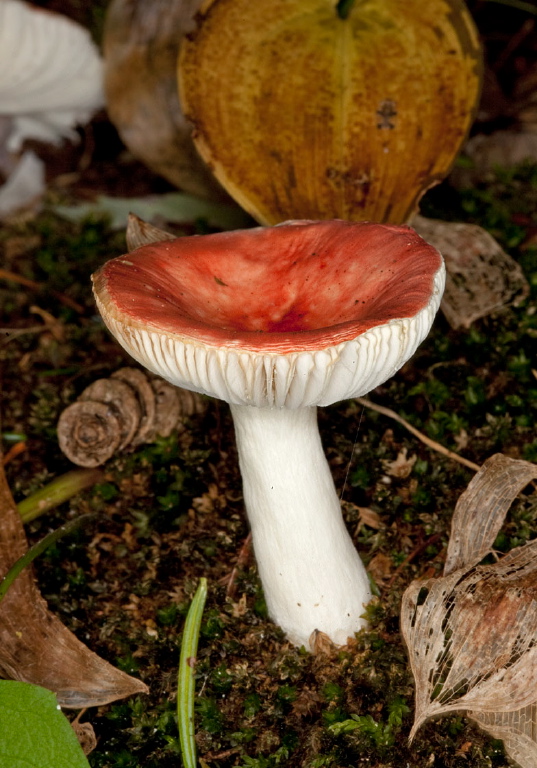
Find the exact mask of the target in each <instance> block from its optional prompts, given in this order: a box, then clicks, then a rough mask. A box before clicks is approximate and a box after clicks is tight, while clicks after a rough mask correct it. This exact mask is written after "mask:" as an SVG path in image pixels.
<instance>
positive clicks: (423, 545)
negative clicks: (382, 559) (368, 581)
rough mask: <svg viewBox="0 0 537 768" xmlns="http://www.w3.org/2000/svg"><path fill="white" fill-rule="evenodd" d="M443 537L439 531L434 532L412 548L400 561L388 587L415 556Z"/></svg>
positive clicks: (391, 585)
mask: <svg viewBox="0 0 537 768" xmlns="http://www.w3.org/2000/svg"><path fill="white" fill-rule="evenodd" d="M441 538H442V537H441V536H440V534H439V533H433V535H432V536H429V538H428V539H427V540H426V541H422V543H421V544H419V545H418V546H417V547H416V548H415V549H413V550H412V552H411V553H410V554H409V555H408V557H406V558H405V559H404V560H403V562H402V563H400V564H399V565H398V566H397V568H396V569H395V571H394V572H393V574H392V577H391V579H390V580H389V582H388V583H387V584H386V589H390V587H393V584H394V582H395V580H396V579H397V577H398V576H399V575H400V574H401V573H402V572H403V571H404V569H405V568H406V567H407V565H409V564H410V563H411V562H412V560H414V558H415V557H417V556H418V555H420V554H421V553H422V552H423V551H424V550H425V549H427V547H429V546H431V544H436V542H437V541H440V539H441Z"/></svg>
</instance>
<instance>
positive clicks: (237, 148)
mask: <svg viewBox="0 0 537 768" xmlns="http://www.w3.org/2000/svg"><path fill="white" fill-rule="evenodd" d="M197 18H198V28H197V30H196V31H195V32H194V33H193V34H192V35H189V36H188V39H187V40H185V41H184V42H183V45H182V50H181V55H180V67H179V82H180V94H181V99H182V103H183V108H184V111H185V114H186V115H187V117H188V118H190V120H191V121H192V123H193V125H194V141H195V143H196V146H197V148H198V150H199V152H200V154H201V156H202V157H203V158H204V159H205V161H206V162H207V163H208V165H209V166H210V167H211V168H212V170H213V172H214V174H215V176H216V178H217V179H218V180H219V181H220V182H221V183H222V185H223V186H224V187H225V188H226V189H227V190H228V192H229V193H230V194H231V195H232V196H233V197H234V198H235V199H236V200H237V201H238V202H239V203H240V205H242V206H243V208H245V210H247V211H248V212H249V213H251V214H252V215H253V216H254V217H255V218H256V219H257V220H258V221H260V222H262V223H265V224H274V223H277V222H280V221H283V220H286V219H293V218H297V219H301V218H309V219H326V218H344V219H350V220H362V219H370V220H375V221H389V222H395V223H400V222H402V221H406V220H407V219H408V218H409V217H410V215H411V214H412V213H413V212H414V211H415V209H416V206H417V202H418V200H419V198H420V196H421V195H422V193H423V192H424V191H425V190H426V189H428V188H429V187H430V186H432V185H433V184H435V183H436V182H437V181H438V180H440V179H442V178H443V177H444V176H445V175H446V174H447V173H448V171H449V169H450V167H451V165H452V163H453V161H454V159H455V157H456V155H457V153H458V151H459V148H460V146H461V144H462V142H463V140H464V138H465V136H466V134H467V132H468V130H469V127H470V125H471V123H472V119H473V115H474V112H475V108H476V105H477V101H478V96H479V91H480V79H481V69H482V64H481V53H480V47H479V41H478V36H477V32H476V30H475V28H474V25H473V22H472V19H471V16H470V14H469V12H468V10H467V9H466V8H465V6H464V4H463V3H462V2H460V0H430V2H427V3H423V2H422V0H407V2H404V3H402V2H400V0H355V2H354V3H353V4H352V7H351V9H350V12H349V14H348V16H347V17H346V18H345V19H342V18H340V17H339V15H338V13H337V11H336V3H335V2H334V0H256V2H255V3H252V2H251V0H209V1H208V2H206V3H205V4H204V6H203V7H202V10H201V12H200V14H198V17H197Z"/></svg>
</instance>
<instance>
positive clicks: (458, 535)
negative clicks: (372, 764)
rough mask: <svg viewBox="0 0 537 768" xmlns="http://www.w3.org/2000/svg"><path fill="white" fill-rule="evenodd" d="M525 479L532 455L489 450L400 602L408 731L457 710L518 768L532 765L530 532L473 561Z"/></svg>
mask: <svg viewBox="0 0 537 768" xmlns="http://www.w3.org/2000/svg"><path fill="white" fill-rule="evenodd" d="M535 478H537V465H535V464H531V463H530V462H526V461H519V460H515V459H511V458H509V457H507V456H504V455H502V454H496V455H494V456H492V457H491V458H489V459H488V460H487V461H486V462H485V463H484V464H483V466H482V467H481V469H480V470H479V472H478V473H477V474H476V475H475V477H474V478H473V479H472V481H471V482H470V484H469V486H468V488H467V489H466V491H465V492H464V493H463V494H462V496H461V497H460V499H459V501H458V503H457V506H456V508H455V512H454V515H453V521H452V534H451V537H450V542H449V546H448V553H447V558H446V565H445V569H444V575H443V576H442V577H441V578H438V579H427V580H424V581H414V582H412V584H411V585H410V586H409V587H408V589H407V590H406V592H405V594H404V596H403V603H402V608H401V631H402V634H403V637H404V639H405V642H406V644H407V648H408V652H409V657H410V665H411V669H412V673H413V675H414V680H415V684H416V713H415V720H414V725H413V728H412V731H411V734H410V739H411V740H412V739H413V737H414V735H415V734H416V732H417V730H418V729H419V728H420V727H421V725H422V724H423V723H424V722H425V721H426V720H428V719H429V718H431V717H437V716H439V715H444V714H448V713H453V712H460V711H464V712H465V713H466V714H467V715H468V717H470V718H471V719H473V720H474V721H475V722H477V723H478V724H479V725H480V726H481V727H482V728H484V729H485V730H486V731H488V733H489V734H490V735H491V736H493V737H494V738H499V739H503V740H504V746H505V749H506V752H507V754H508V755H509V756H510V757H511V758H512V759H513V760H515V761H516V762H517V763H518V764H519V765H520V766H521V768H535V765H536V764H537V728H536V724H537V716H536V715H537V541H532V542H530V543H528V544H525V545H524V546H521V547H517V548H515V549H513V550H512V551H511V552H509V553H508V554H507V555H505V556H504V557H502V558H501V559H499V560H498V561H497V562H494V563H492V564H489V563H484V564H479V563H481V561H482V560H483V559H484V558H485V557H487V556H488V555H490V554H491V553H492V551H493V550H492V548H493V545H494V540H495V538H496V535H497V534H498V532H499V530H500V527H501V525H502V523H503V521H504V518H505V515H506V514H507V511H508V509H509V507H510V505H511V503H512V502H513V501H514V499H515V497H516V496H517V495H518V493H519V492H520V491H521V490H522V489H523V488H524V487H526V486H527V485H528V484H529V483H530V482H531V481H532V480H534V479H535Z"/></svg>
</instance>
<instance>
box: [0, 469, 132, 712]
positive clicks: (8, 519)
mask: <svg viewBox="0 0 537 768" xmlns="http://www.w3.org/2000/svg"><path fill="white" fill-rule="evenodd" d="M0 520H1V526H0V574H1V575H4V574H5V573H6V572H7V571H8V570H9V568H10V567H11V566H12V565H13V563H14V562H15V561H16V560H18V558H19V557H21V556H22V555H23V554H24V553H25V552H26V550H27V549H28V546H27V542H26V536H25V534H24V529H23V525H22V522H21V518H20V515H19V513H18V511H17V507H16V504H15V502H14V500H13V497H12V495H11V491H10V490H9V487H8V484H7V480H6V478H5V475H4V473H3V470H2V469H1V468H0ZM0 675H2V676H3V677H7V678H10V679H13V680H20V681H22V682H27V683H34V684H36V685H42V686H43V687H44V688H48V689H49V690H51V691H54V692H55V693H56V695H57V697H58V703H59V704H60V705H61V706H63V707H72V708H79V707H93V706H97V705H101V704H107V703H108V702H111V701H115V700H116V699H121V698H123V697H125V696H131V695H132V694H135V693H146V692H147V687H146V685H144V683H142V682H141V680H137V679H136V678H134V677H130V676H129V675H127V674H125V672H121V671H120V670H118V669H115V667H113V666H112V665H111V664H109V663H108V662H107V661H105V660H104V659H101V658H100V657H99V656H97V654H96V653H93V651H90V650H89V648H87V647H86V646H85V645H84V644H83V643H81V642H80V641H79V640H78V639H77V638H76V637H75V635H73V633H72V632H70V631H69V630H68V629H67V627H65V626H64V625H63V624H62V623H61V621H60V620H59V619H58V618H57V617H56V616H54V615H53V614H52V613H50V611H49V610H48V608H47V604H46V602H45V601H44V600H43V598H42V597H41V595H40V593H39V590H38V588H37V586H36V583H35V581H34V578H33V576H32V573H31V570H30V569H28V568H27V569H25V570H24V571H23V572H22V573H21V574H20V576H19V577H18V578H17V579H16V580H15V581H14V582H13V584H12V585H11V587H10V589H9V590H8V592H7V594H6V595H5V597H4V599H3V600H2V601H1V602H0Z"/></svg>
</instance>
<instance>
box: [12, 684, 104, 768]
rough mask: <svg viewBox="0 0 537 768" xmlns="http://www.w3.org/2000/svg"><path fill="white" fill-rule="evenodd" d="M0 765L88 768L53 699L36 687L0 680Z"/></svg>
mask: <svg viewBox="0 0 537 768" xmlns="http://www.w3.org/2000/svg"><path fill="white" fill-rule="evenodd" d="M0 765H1V766H6V768H7V767H8V766H9V768H89V763H88V761H87V760H86V756H85V755H84V752H83V751H82V747H81V746H80V744H79V743H78V739H77V738H76V736H75V733H74V731H73V729H72V728H71V725H70V723H69V721H68V720H67V718H66V717H65V715H64V714H63V713H62V711H61V709H60V707H59V705H58V702H57V700H56V696H55V695H54V694H53V693H52V692H51V691H47V690H46V688H41V687H40V686H38V685H30V684H29V683H19V682H15V681H13V680H0Z"/></svg>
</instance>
